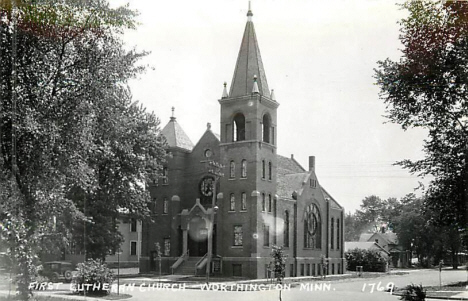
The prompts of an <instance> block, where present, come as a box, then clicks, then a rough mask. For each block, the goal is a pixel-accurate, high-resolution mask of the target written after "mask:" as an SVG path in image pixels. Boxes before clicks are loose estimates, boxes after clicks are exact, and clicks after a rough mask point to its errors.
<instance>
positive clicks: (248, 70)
mask: <svg viewBox="0 0 468 301" xmlns="http://www.w3.org/2000/svg"><path fill="white" fill-rule="evenodd" d="M248 16H249V20H248V21H247V24H246V25H245V30H244V37H243V38H242V43H241V47H240V50H239V55H238V57H237V63H236V69H235V70H234V77H233V78H232V83H231V89H230V91H229V97H238V96H246V95H250V94H252V90H253V86H254V76H256V77H257V85H258V93H259V94H260V95H263V96H265V97H270V90H269V89H268V83H267V79H266V75H265V69H264V68H263V62H262V57H261V56H260V48H259V47H258V42H257V36H256V34H255V28H254V25H253V22H252V21H251V17H252V12H251V11H250V10H249V14H248Z"/></svg>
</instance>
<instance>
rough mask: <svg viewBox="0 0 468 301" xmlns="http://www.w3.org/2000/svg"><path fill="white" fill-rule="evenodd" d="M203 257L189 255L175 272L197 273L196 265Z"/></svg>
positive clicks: (184, 273) (176, 273)
mask: <svg viewBox="0 0 468 301" xmlns="http://www.w3.org/2000/svg"><path fill="white" fill-rule="evenodd" d="M200 259H201V257H189V258H187V260H186V261H185V262H184V263H182V264H181V265H180V266H179V267H178V268H177V270H176V271H175V272H174V274H175V275H195V265H196V264H197V262H198V261H200Z"/></svg>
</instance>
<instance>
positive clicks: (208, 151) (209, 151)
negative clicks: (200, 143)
mask: <svg viewBox="0 0 468 301" xmlns="http://www.w3.org/2000/svg"><path fill="white" fill-rule="evenodd" d="M212 155H213V152H212V151H211V149H207V150H206V151H205V157H206V158H209V157H211V156H212Z"/></svg>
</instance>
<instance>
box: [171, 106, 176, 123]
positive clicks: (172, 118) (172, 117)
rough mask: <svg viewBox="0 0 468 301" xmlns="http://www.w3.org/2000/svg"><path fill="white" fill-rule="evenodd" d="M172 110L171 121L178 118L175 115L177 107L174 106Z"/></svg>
mask: <svg viewBox="0 0 468 301" xmlns="http://www.w3.org/2000/svg"><path fill="white" fill-rule="evenodd" d="M171 111H172V116H171V121H174V120H175V119H176V118H175V117H174V111H175V108H174V107H172V108H171Z"/></svg>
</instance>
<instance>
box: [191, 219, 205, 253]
mask: <svg viewBox="0 0 468 301" xmlns="http://www.w3.org/2000/svg"><path fill="white" fill-rule="evenodd" d="M188 249H189V252H190V256H192V257H202V256H204V255H205V254H206V253H207V252H208V226H207V223H206V221H205V220H204V219H203V218H201V217H200V216H195V217H193V218H192V219H191V220H190V223H189V227H188Z"/></svg>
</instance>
